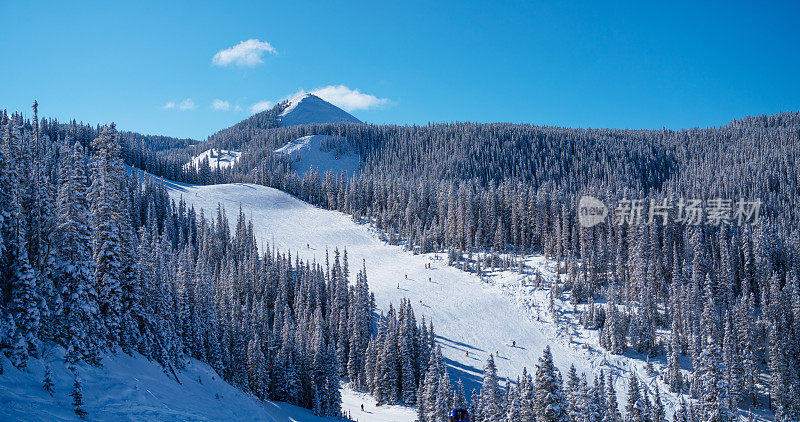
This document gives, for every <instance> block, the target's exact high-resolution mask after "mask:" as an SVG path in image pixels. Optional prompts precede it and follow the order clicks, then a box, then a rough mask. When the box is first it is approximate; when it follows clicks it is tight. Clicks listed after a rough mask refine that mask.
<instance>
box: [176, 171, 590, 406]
mask: <svg viewBox="0 0 800 422" xmlns="http://www.w3.org/2000/svg"><path fill="white" fill-rule="evenodd" d="M168 188H169V191H170V195H171V196H172V197H173V198H174V199H176V200H177V199H178V198H180V197H183V198H184V200H185V201H186V202H187V203H188V204H191V205H194V206H195V208H196V210H197V211H198V212H199V208H202V209H204V210H205V215H206V216H207V217H212V218H213V217H215V216H216V212H217V211H216V210H217V204H218V203H221V204H222V205H223V206H224V207H225V209H226V212H227V215H228V219H229V220H230V222H231V224H235V222H236V214H237V213H238V210H239V207H240V206H241V208H242V211H243V212H244V214H245V216H246V217H247V218H248V219H251V220H252V221H253V227H254V230H255V237H256V240H257V241H258V242H259V245H260V246H263V245H266V244H270V245H273V244H274V246H275V247H276V248H277V250H279V251H291V252H292V254H294V255H300V257H301V258H302V259H304V260H316V262H318V263H323V264H324V262H325V252H326V250H328V251H329V253H330V254H331V259H332V255H333V250H334V248H336V247H338V248H340V249H343V248H347V252H348V259H349V265H350V272H351V275H352V274H355V272H357V271H358V269H359V268H361V265H362V260H365V261H366V268H367V276H368V280H369V286H370V289H371V290H372V291H373V292H375V298H376V302H377V306H378V309H379V310H386V309H387V308H388V306H389V303H392V304H394V305H395V306H397V304H398V303H400V299H401V298H404V297H405V298H409V299H410V300H411V304H412V306H413V307H414V312H415V314H416V316H417V319H418V320H420V319H421V317H422V316H423V315H424V316H425V319H426V321H433V324H434V327H435V331H436V333H437V335H438V341H439V344H440V345H441V346H442V352H443V354H444V357H445V359H446V362H447V365H448V367H449V370H450V375H451V378H452V380H453V382H456V381H457V380H458V379H459V378H460V379H462V380H463V382H464V384H465V385H464V387H465V391H466V392H467V394H469V392H470V391H471V390H472V389H473V388H475V389H478V388H479V387H480V382H481V379H482V368H483V366H484V364H485V363H486V359H487V358H488V356H489V354H490V353H496V354H498V356H497V357H496V358H495V363H496V364H497V367H498V371H499V374H500V376H502V377H511V378H514V379H515V378H516V377H517V376H518V375H519V374H520V373H521V372H522V368H523V367H527V368H528V371H529V372H530V371H533V368H534V367H535V364H536V363H537V361H538V358H539V357H540V356H541V355H542V350H543V349H544V347H545V346H547V345H550V346H551V348H552V351H553V356H554V357H555V360H556V364H557V365H558V366H559V368H560V369H561V370H562V371H563V372H564V373H566V370H567V369H568V368H569V365H570V364H575V367H576V369H577V370H578V372H579V373H580V372H586V373H587V375H590V374H593V372H592V364H591V361H592V360H593V358H594V359H596V356H594V354H596V353H597V352H591V351H589V350H577V349H575V348H572V347H570V346H569V344H567V341H566V340H565V341H555V342H554V339H557V338H558V335H557V333H555V332H554V330H553V329H552V327H551V325H550V324H548V323H546V322H537V321H536V320H535V319H533V318H531V317H530V316H529V313H528V312H527V311H525V310H524V309H523V308H522V307H520V306H518V305H517V304H516V303H515V302H514V301H513V300H512V299H511V298H510V297H509V296H508V295H506V294H504V293H503V291H502V290H501V289H500V288H499V287H495V286H493V285H491V284H489V283H485V282H483V281H481V280H480V279H479V278H478V277H476V276H474V275H472V274H469V273H465V272H463V271H460V270H458V269H456V268H453V267H450V266H448V265H447V263H446V261H445V260H444V256H443V255H440V258H441V259H435V257H436V256H435V255H434V254H427V255H413V254H411V253H409V252H407V251H405V250H404V249H403V248H402V247H400V246H393V245H388V244H386V243H385V242H383V241H381V240H380V239H379V237H378V234H377V233H376V232H375V231H374V230H373V229H371V228H369V227H368V226H366V225H361V224H356V223H354V222H353V220H352V219H351V218H350V217H349V216H348V215H345V214H343V213H340V212H335V211H328V210H323V209H320V208H316V207H314V206H311V205H309V204H307V203H305V202H303V201H300V200H299V199H297V198H295V197H293V196H291V195H289V194H287V193H284V192H281V191H279V190H277V189H272V188H268V187H264V186H259V185H253V184H238V183H237V184H224V185H211V186H193V185H185V184H178V183H173V182H169V183H168ZM429 263H430V264H431V265H430V269H426V264H429ZM406 275H407V277H408V278H406ZM429 279H430V281H429ZM512 341H516V347H512V346H511V344H512ZM467 352H469V355H468V356H467ZM590 354H591V355H592V356H590ZM592 377H593V376H592Z"/></svg>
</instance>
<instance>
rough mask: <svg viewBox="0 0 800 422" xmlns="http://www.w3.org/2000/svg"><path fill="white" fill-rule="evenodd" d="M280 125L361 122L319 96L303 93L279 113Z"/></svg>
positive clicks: (290, 101)
mask: <svg viewBox="0 0 800 422" xmlns="http://www.w3.org/2000/svg"><path fill="white" fill-rule="evenodd" d="M278 117H279V118H280V126H297V125H305V124H309V123H361V121H360V120H358V119H356V118H355V117H353V116H352V115H351V114H350V113H348V112H346V111H344V110H342V109H340V108H339V107H336V106H335V105H333V104H331V103H329V102H327V101H325V100H323V99H322V98H319V97H317V96H316V95H314V94H302V95H299V96H297V97H294V98H292V99H291V100H289V105H288V106H287V107H286V108H285V109H284V110H283V111H282V112H281V113H280V114H279V115H278Z"/></svg>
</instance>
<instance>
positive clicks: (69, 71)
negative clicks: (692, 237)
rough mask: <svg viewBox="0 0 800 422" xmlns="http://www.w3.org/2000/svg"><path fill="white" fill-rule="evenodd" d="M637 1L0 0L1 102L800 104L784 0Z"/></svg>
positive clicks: (177, 108) (213, 124) (158, 128)
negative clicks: (299, 97)
mask: <svg viewBox="0 0 800 422" xmlns="http://www.w3.org/2000/svg"><path fill="white" fill-rule="evenodd" d="M67 3H73V4H67ZM164 3H169V4H164ZM434 3H435V4H434ZM646 3H651V2H640V1H637V2H613V3H607V4H605V3H602V2H593V1H586V2H582V1H575V2H552V3H550V2H548V3H542V2H535V1H528V2H515V3H512V2H502V1H495V2H469V1H457V2H456V1H437V2H415V1H403V2H381V1H364V2H322V3H316V2H310V1H303V2H299V1H282V2H252V3H251V2H234V1H225V2H221V1H215V2H203V1H195V2H180V3H178V2H163V1H147V0H142V1H138V2H130V3H129V2H49V1H35V2H32V1H11V2H9V1H4V2H3V7H2V8H0V35H2V36H1V37H0V42H2V45H3V49H2V53H0V54H2V58H1V59H0V80H2V83H0V84H1V85H2V88H0V108H6V109H9V110H23V111H25V112H26V113H29V111H30V104H31V103H32V102H33V99H37V100H38V101H39V103H40V104H41V105H40V110H41V113H42V114H43V115H46V116H50V117H57V118H58V119H61V120H65V119H71V118H75V119H77V120H79V121H84V122H92V123H104V122H110V121H115V122H117V125H118V126H119V127H120V128H121V129H124V130H134V131H139V132H143V133H153V134H163V135H170V136H179V137H194V138H197V139H203V138H205V137H206V136H208V135H209V134H211V133H213V132H214V131H216V130H219V129H221V128H224V127H227V126H229V125H231V124H233V123H235V122H237V121H239V120H241V119H243V118H245V117H247V116H248V115H249V114H250V113H251V110H252V108H251V107H253V105H254V104H256V103H259V102H264V103H267V104H269V103H274V102H276V101H280V100H281V99H282V98H285V97H287V96H290V95H292V94H293V93H296V92H299V91H301V90H304V91H313V90H316V89H319V88H323V90H322V92H323V93H325V94H326V95H328V96H330V97H332V98H333V99H335V100H336V101H338V102H339V103H340V105H344V106H346V107H348V108H350V110H351V112H352V114H353V115H355V116H356V117H358V118H360V119H362V120H365V121H370V122H376V123H400V124H404V123H417V124H425V123H428V122H449V121H480V122H496V121H508V122H527V123H534V124H547V125H560V126H570V127H619V128H661V127H668V128H682V127H693V126H701V127H705V126H718V125H723V124H726V123H728V122H729V121H730V120H731V119H734V118H739V117H743V116H746V115H754V114H763V113H775V112H780V111H797V110H798V109H800V78H798V75H800V24H798V21H799V19H800V6H798V3H797V2H773V3H768V4H767V3H763V5H758V4H755V3H756V2H719V3H716V4H705V5H700V4H696V3H701V2H686V3H683V2H668V3H665V2H657V3H656V2H652V3H653V4H646ZM247 40H258V41H251V42H249V43H248V44H245V45H243V46H239V48H238V49H235V50H230V51H229V52H228V53H220V54H221V55H220V56H219V57H221V59H219V60H217V62H216V63H215V62H214V57H215V55H216V54H217V53H218V52H220V51H223V50H226V49H231V48H233V47H235V46H237V45H239V44H240V43H241V42H243V41H247ZM356 90H357V91H356ZM187 100H191V101H187ZM215 100H220V101H221V102H217V107H216V108H217V109H215V108H214V107H213V104H214V101H215ZM170 103H172V104H173V106H172V107H169V105H170ZM226 104H227V109H225V108H226ZM181 106H183V107H181ZM182 108H184V110H182Z"/></svg>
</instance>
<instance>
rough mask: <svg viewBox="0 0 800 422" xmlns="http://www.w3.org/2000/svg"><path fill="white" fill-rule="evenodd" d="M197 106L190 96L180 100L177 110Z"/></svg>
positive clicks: (190, 108)
mask: <svg viewBox="0 0 800 422" xmlns="http://www.w3.org/2000/svg"><path fill="white" fill-rule="evenodd" d="M196 108H197V104H195V103H194V100H192V99H191V98H187V99H185V100H183V102H181V104H180V105H179V106H178V110H181V111H186V110H194V109H196Z"/></svg>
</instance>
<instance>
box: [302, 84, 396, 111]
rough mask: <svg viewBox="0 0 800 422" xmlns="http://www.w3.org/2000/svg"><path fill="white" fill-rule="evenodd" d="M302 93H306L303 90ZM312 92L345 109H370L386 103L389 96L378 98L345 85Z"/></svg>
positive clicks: (329, 86)
mask: <svg viewBox="0 0 800 422" xmlns="http://www.w3.org/2000/svg"><path fill="white" fill-rule="evenodd" d="M301 93H304V92H303V91H301ZM310 93H311V94H314V95H316V96H317V97H320V98H322V99H323V100H325V101H327V102H329V103H331V104H333V105H335V106H337V107H339V108H341V109H343V110H345V111H355V110H369V109H371V108H376V107H380V106H383V105H386V104H387V103H388V102H389V99H387V98H378V97H376V96H374V95H370V94H365V93H363V92H361V91H359V90H358V89H350V88H348V87H346V86H344V85H328V86H324V87H321V88H317V89H315V90H313V91H310Z"/></svg>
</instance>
